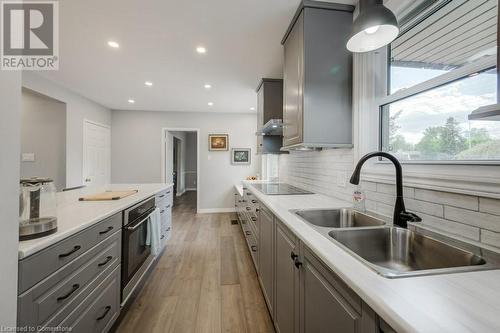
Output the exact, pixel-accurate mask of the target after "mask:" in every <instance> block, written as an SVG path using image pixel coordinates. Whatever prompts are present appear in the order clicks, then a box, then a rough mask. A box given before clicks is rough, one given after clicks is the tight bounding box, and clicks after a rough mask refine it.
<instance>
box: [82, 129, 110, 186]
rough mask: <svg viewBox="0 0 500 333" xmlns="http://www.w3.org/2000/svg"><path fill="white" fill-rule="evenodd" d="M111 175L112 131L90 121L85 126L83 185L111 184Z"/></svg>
mask: <svg viewBox="0 0 500 333" xmlns="http://www.w3.org/2000/svg"><path fill="white" fill-rule="evenodd" d="M110 174H111V129H110V128H109V126H105V125H100V124H96V123H93V122H90V121H88V120H85V121H84V126H83V183H84V184H85V185H87V186H94V185H104V184H109V183H110V181H111V179H110Z"/></svg>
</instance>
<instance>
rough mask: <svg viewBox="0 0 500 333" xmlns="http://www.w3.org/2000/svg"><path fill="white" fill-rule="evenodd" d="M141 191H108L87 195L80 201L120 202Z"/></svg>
mask: <svg viewBox="0 0 500 333" xmlns="http://www.w3.org/2000/svg"><path fill="white" fill-rule="evenodd" d="M137 192H139V190H130V191H106V192H102V193H97V194H92V195H87V196H85V197H81V198H79V199H78V200H80V201H106V200H120V199H123V198H125V197H128V196H129V195H132V194H136V193H137Z"/></svg>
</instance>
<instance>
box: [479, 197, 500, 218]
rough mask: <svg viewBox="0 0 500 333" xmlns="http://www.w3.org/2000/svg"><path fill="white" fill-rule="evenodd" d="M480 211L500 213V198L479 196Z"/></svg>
mask: <svg viewBox="0 0 500 333" xmlns="http://www.w3.org/2000/svg"><path fill="white" fill-rule="evenodd" d="M479 211H481V212H485V213H490V214H495V215H500V200H498V199H490V198H479Z"/></svg>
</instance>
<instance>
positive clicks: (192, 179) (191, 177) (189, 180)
mask: <svg viewBox="0 0 500 333" xmlns="http://www.w3.org/2000/svg"><path fill="white" fill-rule="evenodd" d="M196 141H197V136H196V133H195V132H189V133H187V134H186V171H185V177H184V178H185V182H186V190H194V189H196V173H197V165H196V161H197V156H196V153H197V142H196Z"/></svg>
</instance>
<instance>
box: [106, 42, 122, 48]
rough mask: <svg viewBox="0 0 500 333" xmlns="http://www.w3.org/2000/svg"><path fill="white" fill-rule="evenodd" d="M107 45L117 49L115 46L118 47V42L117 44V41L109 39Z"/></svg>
mask: <svg viewBox="0 0 500 333" xmlns="http://www.w3.org/2000/svg"><path fill="white" fill-rule="evenodd" d="M108 45H109V46H110V47H112V48H114V49H117V48H119V47H120V44H118V43H117V42H115V41H112V40H110V41H109V42H108Z"/></svg>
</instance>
